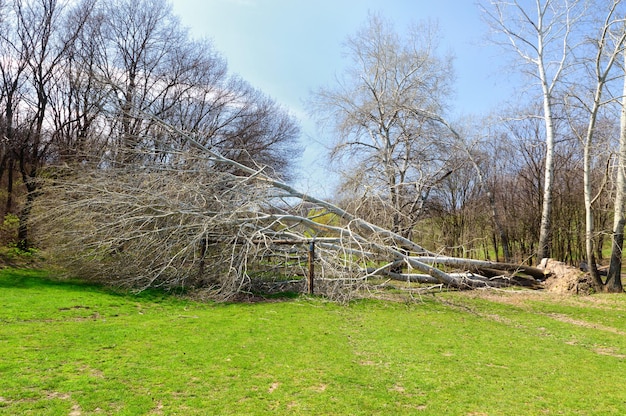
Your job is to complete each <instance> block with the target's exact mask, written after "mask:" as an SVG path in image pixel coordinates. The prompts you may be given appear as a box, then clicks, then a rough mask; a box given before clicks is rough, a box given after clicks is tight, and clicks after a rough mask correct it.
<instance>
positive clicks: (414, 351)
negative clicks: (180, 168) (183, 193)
mask: <svg viewBox="0 0 626 416" xmlns="http://www.w3.org/2000/svg"><path fill="white" fill-rule="evenodd" d="M624 318H626V297H624V296H623V295H596V296H593V297H588V298H554V297H551V296H548V295H545V294H533V295H529V294H525V293H516V294H507V293H502V294H500V293H492V294H480V295H478V294H468V293H441V294H437V295H434V296H425V297H424V298H423V299H422V300H421V301H419V302H416V303H403V302H389V301H387V302H383V301H374V300H368V301H358V302H354V303H352V304H350V305H348V306H342V305H338V304H334V303H330V302H326V301H324V300H322V299H316V298H307V297H297V298H292V299H282V300H280V301H277V300H276V299H274V300H273V301H271V302H261V303H253V304H252V303H246V304H211V303H200V302H193V301H189V300H184V299H180V298H176V297H170V296H166V295H163V294H160V293H158V292H151V293H144V294H141V295H130V294H124V293H115V292H112V291H109V290H106V289H102V288H98V287H95V286H90V285H85V284H80V283H76V282H62V281H55V280H52V279H49V278H47V275H46V273H45V272H36V271H25V270H11V269H5V270H3V271H1V272H0V357H1V359H0V415H28V414H31V415H92V414H93V415H109V414H110V415H113V414H115V415H208V414H216V415H228V414H237V415H242V414H270V413H271V414H279V415H280V414H285V415H297V414H315V415H321V414H332V415H340V414H346V415H376V414H379V415H396V414H407V415H409V414H410V415H413V414H420V415H421V414H424V415H443V414H450V415H483V414H485V415H522V414H523V415H533V414H537V415H544V414H548V415H550V414H554V415H557V414H566V415H571V414H573V415H576V414H579V415H594V414H597V415H606V414H625V413H626V391H624V386H623V380H624V374H625V373H626V361H625V360H626V319H624Z"/></svg>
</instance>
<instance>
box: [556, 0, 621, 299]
mask: <svg viewBox="0 0 626 416" xmlns="http://www.w3.org/2000/svg"><path fill="white" fill-rule="evenodd" d="M620 3H621V2H620V1H613V2H612V4H611V5H610V6H609V7H608V10H607V12H606V15H605V16H604V18H603V20H602V21H601V24H600V25H599V29H598V34H597V35H595V34H592V38H591V45H592V49H591V51H590V52H591V53H593V55H594V58H593V59H591V60H589V61H588V65H587V67H588V70H587V71H585V73H588V74H592V77H593V79H592V80H591V85H590V86H591V87H592V94H591V96H586V95H585V94H575V93H574V94H571V95H572V96H573V97H572V98H573V100H568V101H575V104H574V105H573V106H574V107H578V106H580V107H582V109H583V111H584V113H585V114H587V119H588V120H587V123H586V128H585V129H584V133H582V134H580V133H578V131H579V129H577V128H576V126H573V128H572V131H573V132H574V133H576V134H578V136H579V140H580V141H581V143H582V148H583V181H584V201H585V251H586V257H587V264H588V265H589V272H590V273H591V276H592V278H593V281H594V282H595V285H596V287H597V288H598V289H601V288H603V286H604V283H603V282H602V280H601V278H600V276H599V274H598V270H597V268H596V256H595V249H594V233H595V226H594V215H593V209H592V208H593V204H594V203H595V201H596V200H597V199H598V197H599V196H600V192H601V191H602V187H601V186H599V187H598V188H599V189H597V190H596V192H597V195H594V189H593V186H592V182H593V178H592V159H593V150H594V148H595V145H596V143H595V140H596V139H597V136H598V131H597V130H598V128H597V125H598V122H599V120H598V119H599V117H600V115H601V111H602V109H603V107H606V105H607V104H611V103H612V102H614V98H613V96H614V94H610V91H607V88H608V86H609V85H610V83H611V81H613V78H614V77H615V75H614V68H615V66H616V63H617V62H618V59H619V58H620V57H621V56H622V54H623V49H624V43H625V42H626V31H625V30H624V24H625V21H624V19H623V18H621V17H620V13H619V10H618V6H619V4H620ZM594 35H595V36H594ZM582 82H584V81H582ZM607 92H608V93H609V94H607ZM606 96H608V98H605V97H606Z"/></svg>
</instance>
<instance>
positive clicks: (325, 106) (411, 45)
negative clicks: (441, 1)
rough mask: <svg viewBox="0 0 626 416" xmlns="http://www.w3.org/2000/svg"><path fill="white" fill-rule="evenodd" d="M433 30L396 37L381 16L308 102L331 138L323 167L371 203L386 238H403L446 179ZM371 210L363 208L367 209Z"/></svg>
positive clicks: (442, 76) (445, 63)
mask: <svg viewBox="0 0 626 416" xmlns="http://www.w3.org/2000/svg"><path fill="white" fill-rule="evenodd" d="M438 40H439V33H438V31H437V28H436V26H435V25H433V24H431V23H422V24H420V25H416V26H413V27H412V28H411V29H410V30H409V31H408V32H407V33H406V36H405V37H401V36H400V35H398V34H397V33H396V32H395V31H394V29H393V27H392V26H391V24H390V23H389V22H388V21H386V20H384V19H383V18H382V17H381V16H378V15H370V16H369V19H368V22H367V23H366V24H365V26H364V27H363V28H362V29H361V30H360V31H358V32H357V33H356V35H354V36H352V37H350V38H349V39H348V41H347V42H346V54H347V56H348V58H349V59H350V63H351V65H350V67H349V68H348V69H347V71H346V72H345V74H344V76H343V77H341V78H339V79H338V81H337V86H336V87H334V88H326V89H320V90H319V91H317V92H316V93H315V95H314V98H313V104H314V108H315V109H316V114H317V115H318V116H319V118H320V120H321V121H327V122H328V123H329V124H330V127H331V128H332V129H333V131H334V133H335V134H336V137H337V139H336V142H335V143H334V145H333V148H332V151H331V159H332V161H333V162H334V163H336V164H339V165H341V166H350V168H349V170H346V171H344V172H343V174H344V185H345V186H347V187H351V188H353V189H355V190H357V192H358V193H360V194H361V199H363V200H370V201H379V202H380V203H381V206H383V207H384V213H385V216H386V217H387V219H386V220H385V222H384V223H385V224H389V226H390V227H391V229H392V230H393V231H394V232H397V233H400V234H401V235H403V236H405V237H410V235H411V232H412V229H413V228H414V226H415V224H416V222H417V221H418V219H419V218H420V215H421V213H422V210H423V207H424V203H425V201H426V200H427V199H428V196H429V194H430V192H431V190H432V189H433V188H434V187H436V186H437V185H438V184H439V183H441V181H442V180H443V179H444V178H445V177H446V176H447V175H449V174H450V173H451V171H452V170H453V169H454V166H452V163H451V161H452V157H451V154H450V151H449V149H450V147H449V146H448V144H449V141H450V134H449V132H448V131H447V129H446V126H445V125H443V124H442V123H441V122H440V120H439V117H441V115H442V114H443V112H444V111H445V108H446V99H447V97H448V95H449V92H450V87H451V85H450V84H451V82H452V80H453V74H452V65H451V62H452V60H451V58H449V57H444V56H440V55H439V54H438V52H437V42H438ZM370 205H371V204H370Z"/></svg>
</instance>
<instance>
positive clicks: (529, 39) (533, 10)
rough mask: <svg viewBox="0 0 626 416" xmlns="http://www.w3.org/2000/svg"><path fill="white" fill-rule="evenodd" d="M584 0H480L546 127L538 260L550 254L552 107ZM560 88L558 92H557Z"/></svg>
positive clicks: (569, 63) (569, 60)
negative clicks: (532, 84) (534, 93)
mask: <svg viewBox="0 0 626 416" xmlns="http://www.w3.org/2000/svg"><path fill="white" fill-rule="evenodd" d="M583 3H584V2H583V1H579V0H535V1H534V2H532V5H530V3H528V2H522V1H518V0H513V1H501V0H491V1H489V2H487V3H486V4H483V7H482V10H483V12H484V13H485V16H486V20H487V22H488V23H489V24H490V26H491V27H492V28H493V29H494V30H495V32H496V34H497V35H496V38H495V39H496V41H497V42H500V43H501V44H503V45H504V46H505V47H506V48H507V49H509V50H512V51H513V52H514V53H515V54H516V55H517V57H518V58H519V59H520V60H521V62H522V63H524V64H526V66H525V67H524V68H525V69H524V73H525V74H526V75H528V76H529V77H530V78H531V79H534V80H535V81H536V82H537V84H538V86H539V87H540V91H541V101H542V110H543V113H542V114H541V118H542V119H543V122H544V125H545V142H546V153H545V169H544V179H543V180H544V183H543V202H542V210H541V223H540V229H539V245H538V251H537V257H538V260H541V259H542V258H545V257H549V256H550V239H551V216H552V196H553V185H554V169H555V166H554V152H555V141H556V136H557V132H556V129H555V119H554V118H555V106H557V105H558V100H559V92H560V91H559V90H562V88H563V84H564V82H565V80H566V78H567V76H568V75H569V73H570V72H571V71H572V65H573V58H574V57H573V55H572V53H571V51H572V49H573V48H574V44H575V43H576V42H577V41H578V40H577V39H576V38H575V35H574V32H573V28H574V27H575V25H576V24H577V23H578V22H579V21H580V19H581V18H582V17H583V16H584V7H583ZM561 92H562V91H561Z"/></svg>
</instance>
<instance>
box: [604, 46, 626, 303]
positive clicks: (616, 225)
mask: <svg viewBox="0 0 626 416" xmlns="http://www.w3.org/2000/svg"><path fill="white" fill-rule="evenodd" d="M622 62H623V65H625V66H626V51H622ZM624 68H625V67H622V69H624ZM621 101H622V102H621V104H622V105H621V111H620V129H619V151H618V155H617V177H616V185H615V201H614V211H613V212H614V214H613V232H612V238H611V260H610V263H609V272H608V276H607V280H606V286H605V289H606V290H607V291H609V292H622V291H623V288H622V256H623V248H624V226H625V225H626V76H624V78H623V90H622V100H621Z"/></svg>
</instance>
